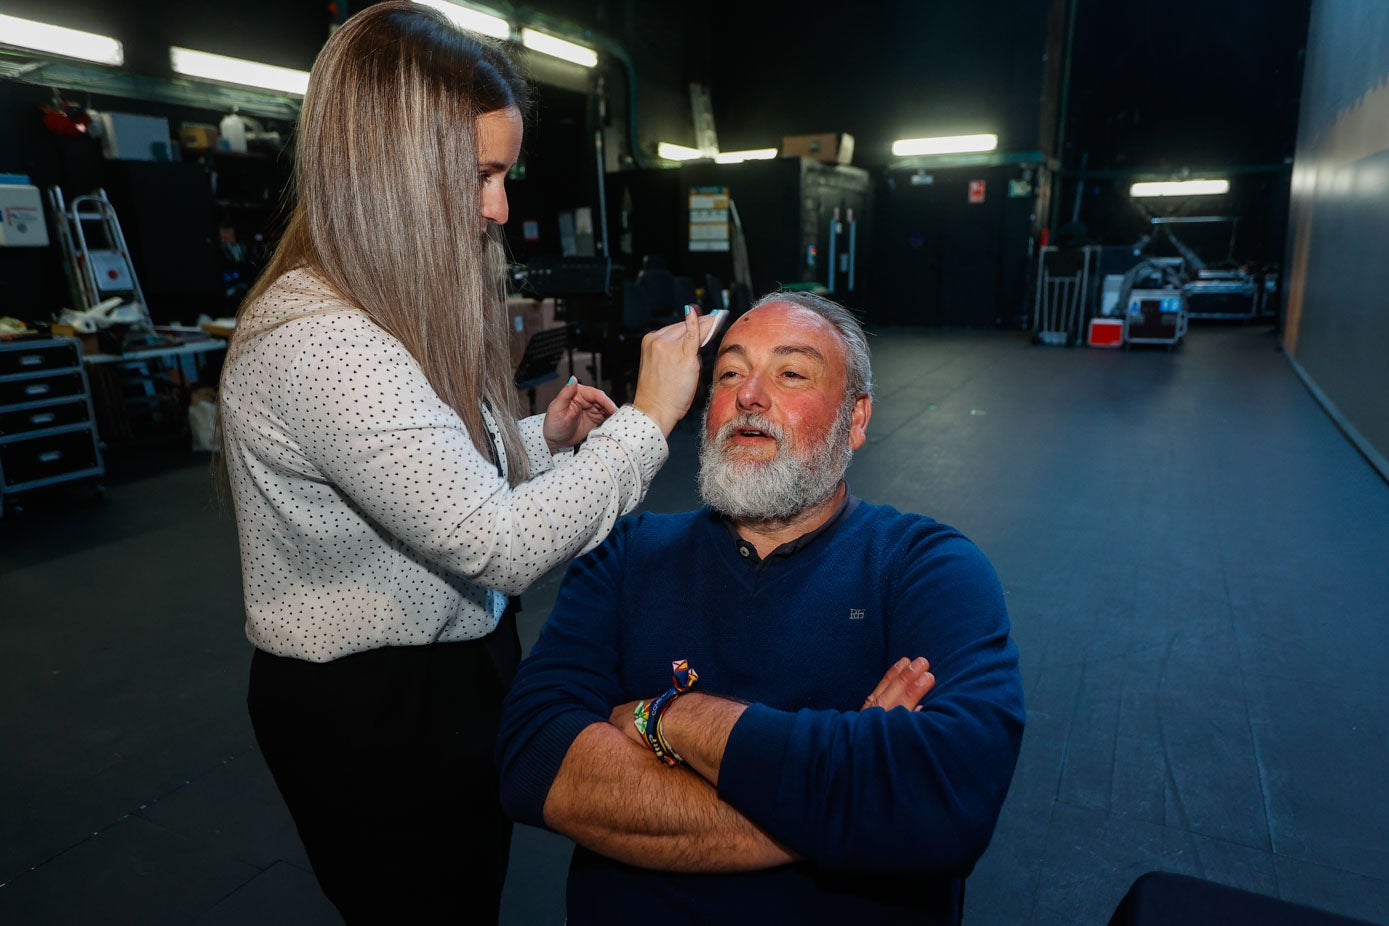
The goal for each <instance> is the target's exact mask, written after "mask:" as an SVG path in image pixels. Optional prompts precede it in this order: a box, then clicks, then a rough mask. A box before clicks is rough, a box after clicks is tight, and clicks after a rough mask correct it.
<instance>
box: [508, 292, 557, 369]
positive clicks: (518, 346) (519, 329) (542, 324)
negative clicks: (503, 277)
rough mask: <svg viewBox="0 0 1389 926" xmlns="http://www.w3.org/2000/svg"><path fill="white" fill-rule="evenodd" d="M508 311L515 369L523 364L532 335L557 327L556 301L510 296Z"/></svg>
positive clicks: (512, 359)
mask: <svg viewBox="0 0 1389 926" xmlns="http://www.w3.org/2000/svg"><path fill="white" fill-rule="evenodd" d="M506 310H507V317H508V318H510V319H511V365H512V366H513V367H514V366H516V365H517V364H518V363H520V362H521V355H522V354H523V353H525V350H526V342H527V341H529V340H530V339H531V335H533V334H535V333H536V332H537V331H544V330H545V329H546V328H553V327H555V300H553V299H527V298H525V297H524V296H510V297H508V298H507V300H506Z"/></svg>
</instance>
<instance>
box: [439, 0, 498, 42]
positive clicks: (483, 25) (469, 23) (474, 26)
mask: <svg viewBox="0 0 1389 926" xmlns="http://www.w3.org/2000/svg"><path fill="white" fill-rule="evenodd" d="M415 2H416V3H418V4H419V5H420V6H428V7H432V8H434V9H436V10H438V11H439V12H440V13H443V14H444V15H445V16H447V17H448V19H449V22H451V23H453V24H454V25H455V26H457V27H458V28H460V29H465V30H467V31H468V32H476V33H478V34H479V35H486V36H491V37H492V38H494V39H509V38H511V23H510V22H508V21H507V20H505V19H503V18H502V17H500V16H498V15H497V14H496V13H493V12H490V11H488V10H484V9H479V8H477V7H471V6H463V5H462V4H458V3H450V2H449V0H415Z"/></svg>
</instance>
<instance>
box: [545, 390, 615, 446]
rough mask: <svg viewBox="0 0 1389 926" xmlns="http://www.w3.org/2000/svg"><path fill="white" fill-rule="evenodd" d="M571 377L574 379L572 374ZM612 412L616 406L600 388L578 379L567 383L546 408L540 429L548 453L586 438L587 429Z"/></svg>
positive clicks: (596, 425) (603, 419) (600, 422)
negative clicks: (543, 422) (585, 383)
mask: <svg viewBox="0 0 1389 926" xmlns="http://www.w3.org/2000/svg"><path fill="white" fill-rule="evenodd" d="M570 379H571V380H573V377H570ZM615 411H617V406H616V405H614V404H613V400H612V399H610V398H608V394H607V393H606V392H604V391H603V390H602V389H595V388H594V387H593V386H585V385H583V384H582V383H579V382H577V381H573V382H569V383H566V384H565V387H564V388H563V389H561V390H560V391H559V395H557V396H555V398H554V401H552V402H551V403H550V406H549V407H548V408H546V409H545V425H544V428H543V429H542V430H543V433H544V435H545V443H547V444H549V445H550V452H551V453H558V452H559V451H561V450H565V449H567V448H569V447H573V446H574V445H575V444H578V443H580V442H582V441H583V439H584V438H586V437H588V432H589V431H592V430H593V429H594V428H596V427H598V426H599V425H600V424H602V423H603V422H604V421H607V420H608V416H609V415H611V414H612V413H613V412H615Z"/></svg>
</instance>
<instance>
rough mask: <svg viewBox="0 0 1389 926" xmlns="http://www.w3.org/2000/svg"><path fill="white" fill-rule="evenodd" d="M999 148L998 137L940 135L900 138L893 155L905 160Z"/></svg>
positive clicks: (894, 144)
mask: <svg viewBox="0 0 1389 926" xmlns="http://www.w3.org/2000/svg"><path fill="white" fill-rule="evenodd" d="M997 147H998V136H997V135H938V136H934V137H932V138H899V139H897V141H895V142H893V143H892V153H893V154H895V155H897V157H899V158H904V157H910V156H911V155H914V154H973V153H977V152H983V151H993V150H994V149H995V148H997Z"/></svg>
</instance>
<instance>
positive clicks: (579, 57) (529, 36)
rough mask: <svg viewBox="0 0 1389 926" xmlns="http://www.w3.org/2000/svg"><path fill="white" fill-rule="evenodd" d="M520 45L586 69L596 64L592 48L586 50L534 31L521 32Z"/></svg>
mask: <svg viewBox="0 0 1389 926" xmlns="http://www.w3.org/2000/svg"><path fill="white" fill-rule="evenodd" d="M521 44H522V45H524V46H526V47H527V48H529V49H530V50H531V51H538V52H542V53H543V54H547V55H550V56H552V57H555V58H563V59H564V60H565V61H571V62H573V63H574V64H579V65H582V66H584V67H586V68H591V67H595V66H596V65H597V64H598V53H597V52H596V51H594V50H593V49H592V48H586V47H585V46H583V45H577V44H575V43H574V42H569V41H566V40H564V39H561V38H556V37H555V36H553V35H550V34H548V33H545V32H540V31H538V30H535V29H522V30H521Z"/></svg>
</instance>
